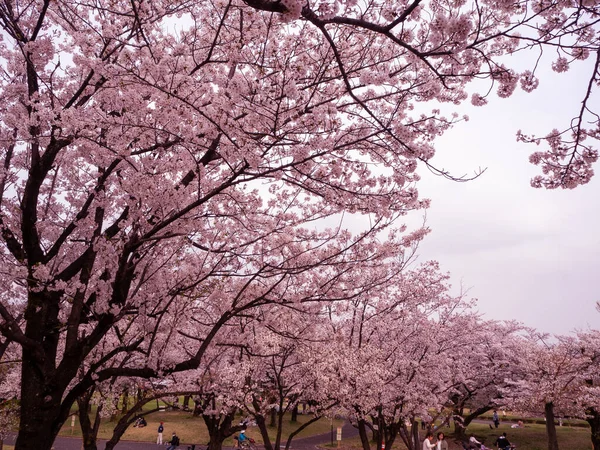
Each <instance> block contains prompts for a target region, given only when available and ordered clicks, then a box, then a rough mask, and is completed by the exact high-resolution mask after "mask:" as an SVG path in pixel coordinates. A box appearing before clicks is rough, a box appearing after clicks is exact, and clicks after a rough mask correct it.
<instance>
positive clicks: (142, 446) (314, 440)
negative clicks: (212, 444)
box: [4, 423, 358, 450]
mask: <svg viewBox="0 0 600 450" xmlns="http://www.w3.org/2000/svg"><path fill="white" fill-rule="evenodd" d="M334 434H335V430H334ZM357 435H358V430H356V428H354V427H353V426H352V425H350V424H349V423H346V424H344V426H343V428H342V437H343V438H344V439H346V438H349V437H353V436H357ZM333 438H334V439H335V435H334V437H333ZM330 441H331V433H325V434H319V435H316V436H311V437H307V438H298V439H294V440H293V441H292V447H291V448H292V450H314V449H315V448H316V447H317V446H318V445H322V444H327V443H329V442H330ZM4 443H5V444H9V445H14V443H15V436H10V437H9V438H8V439H6V440H5V441H4ZM105 444H106V441H99V442H98V450H104V446H105ZM188 445H189V444H187V443H185V442H183V443H182V444H181V445H180V446H179V450H187V447H188ZM82 448H83V447H82V446H81V439H79V438H69V437H58V438H56V441H55V442H54V450H81V449H82ZM165 448H166V447H165V446H164V445H157V444H151V443H149V442H134V441H121V442H119V443H118V444H117V445H116V447H115V450H165ZM205 448H206V447H205V446H204V445H203V446H196V450H205ZM259 448H260V447H259ZM223 450H232V449H230V448H227V447H223Z"/></svg>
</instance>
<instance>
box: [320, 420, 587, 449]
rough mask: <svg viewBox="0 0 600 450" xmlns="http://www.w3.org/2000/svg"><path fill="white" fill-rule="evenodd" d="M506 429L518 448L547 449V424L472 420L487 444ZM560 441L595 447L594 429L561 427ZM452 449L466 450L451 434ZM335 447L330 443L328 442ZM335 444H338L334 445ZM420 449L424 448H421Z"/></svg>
mask: <svg viewBox="0 0 600 450" xmlns="http://www.w3.org/2000/svg"><path fill="white" fill-rule="evenodd" d="M445 430H448V434H450V433H451V432H453V431H454V430H453V429H450V428H447V429H442V430H441V431H445ZM504 432H506V435H507V437H508V439H509V440H510V442H511V443H512V444H516V446H517V450H546V449H547V448H548V443H547V440H546V428H545V427H544V425H538V424H526V425H525V427H524V428H510V425H504V426H503V425H502V424H501V425H500V428H498V429H497V430H496V429H493V430H491V429H490V427H489V425H488V424H471V425H470V426H469V428H468V434H470V433H472V434H474V435H475V437H477V438H478V439H479V440H480V441H481V440H483V442H484V444H486V445H488V446H490V447H493V444H494V441H495V440H496V438H497V437H498V435H499V434H501V433H504ZM556 433H557V435H558V445H559V448H560V450H588V449H591V448H592V441H591V437H590V430H589V428H588V429H585V428H582V427H573V428H571V427H557V429H556ZM421 436H422V437H424V432H422V431H421ZM446 439H447V440H448V444H449V449H450V450H462V447H461V446H460V444H458V443H456V442H455V441H454V439H453V438H452V435H450V436H447V437H446ZM325 447H327V448H331V446H330V445H327V446H325ZM375 447H376V445H375V443H372V444H371V449H373V450H378V449H376V448H375ZM333 448H337V445H334V446H333ZM340 448H341V449H344V450H355V449H361V448H362V446H361V443H360V438H358V437H355V438H351V439H345V440H343V441H342V442H341V446H340ZM393 450H406V447H405V446H404V444H403V443H402V441H401V440H400V439H397V440H396V442H395V443H394V447H393ZM419 450H420V448H419Z"/></svg>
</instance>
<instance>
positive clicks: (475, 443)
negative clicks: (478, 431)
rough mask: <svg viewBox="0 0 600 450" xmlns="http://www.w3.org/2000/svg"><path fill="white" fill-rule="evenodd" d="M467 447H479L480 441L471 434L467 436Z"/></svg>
mask: <svg viewBox="0 0 600 450" xmlns="http://www.w3.org/2000/svg"><path fill="white" fill-rule="evenodd" d="M469 448H481V442H479V441H478V440H477V439H476V438H475V436H473V435H471V437H470V438H469Z"/></svg>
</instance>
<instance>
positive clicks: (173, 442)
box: [167, 431, 179, 450]
mask: <svg viewBox="0 0 600 450" xmlns="http://www.w3.org/2000/svg"><path fill="white" fill-rule="evenodd" d="M169 444H171V445H169V446H168V447H167V450H175V449H176V448H177V447H179V437H178V436H177V433H175V432H174V431H173V436H171V440H170V441H169Z"/></svg>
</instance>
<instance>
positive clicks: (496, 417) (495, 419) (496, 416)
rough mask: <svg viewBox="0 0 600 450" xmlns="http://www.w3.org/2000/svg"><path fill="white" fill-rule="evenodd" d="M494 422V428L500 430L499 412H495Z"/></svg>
mask: <svg viewBox="0 0 600 450" xmlns="http://www.w3.org/2000/svg"><path fill="white" fill-rule="evenodd" d="M492 420H493V421H494V426H495V427H496V428H498V425H500V417H498V411H496V410H494V414H493V415H492Z"/></svg>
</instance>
